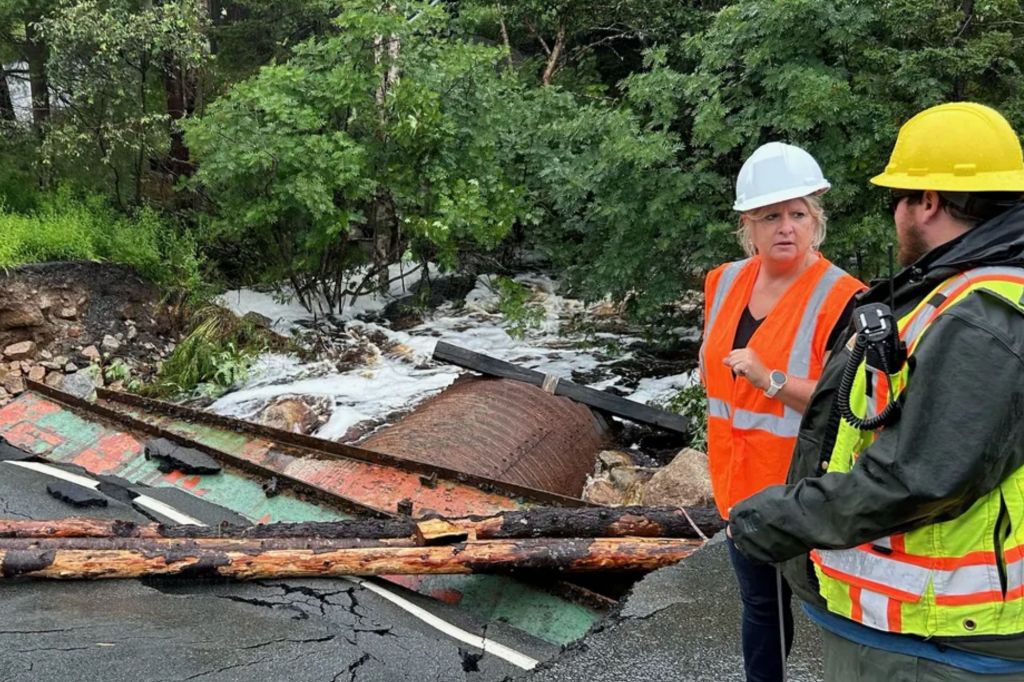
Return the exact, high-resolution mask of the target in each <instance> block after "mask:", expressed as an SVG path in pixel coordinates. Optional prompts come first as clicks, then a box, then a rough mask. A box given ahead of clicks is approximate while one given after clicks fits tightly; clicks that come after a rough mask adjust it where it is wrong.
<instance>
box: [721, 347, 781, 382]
mask: <svg viewBox="0 0 1024 682" xmlns="http://www.w3.org/2000/svg"><path fill="white" fill-rule="evenodd" d="M722 362H723V363H725V365H726V366H727V367H728V368H729V369H731V370H732V371H733V373H735V374H736V376H739V377H743V378H744V379H746V380H747V381H749V382H750V383H751V385H753V387H754V388H757V389H760V390H762V391H765V390H768V386H769V385H770V384H771V376H770V374H771V373H770V372H769V371H768V368H767V367H765V366H764V363H763V362H761V358H759V357H757V353H755V352H754V351H752V350H750V349H749V348H738V349H737V350H734V351H733V352H731V353H729V354H728V355H726V356H725V359H724V360H722Z"/></svg>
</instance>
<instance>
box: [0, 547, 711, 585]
mask: <svg viewBox="0 0 1024 682" xmlns="http://www.w3.org/2000/svg"><path fill="white" fill-rule="evenodd" d="M699 545H700V543H697V542H694V541H692V540H674V539H672V540H666V539H651V538H599V539H550V538H544V539H532V540H488V541H483V542H465V543H458V544H453V545H443V546H439V547H415V546H411V547H402V546H387V545H385V544H384V542H380V541H362V540H311V539H293V540H287V539H286V540H238V539H224V538H217V539H213V538H211V539H201V540H196V539H181V540H152V539H139V538H113V539H111V538H61V539H46V540H38V539H34V540H18V539H13V540H10V539H9V540H0V581H2V580H4V579H12V578H48V579H56V580H74V579H98V578H141V577H146V576H156V575H180V576H183V577H186V576H187V577H229V578H236V579H240V580H259V579H280V578H310V577H341V576H368V575H423V574H463V573H496V572H509V571H552V570H554V571H564V572H595V571H651V570H654V569H657V568H661V567H664V566H668V565H671V564H674V563H676V562H678V561H680V560H682V559H684V558H686V557H687V556H689V555H690V554H691V553H693V551H695V549H696V548H697V547H698V546H699Z"/></svg>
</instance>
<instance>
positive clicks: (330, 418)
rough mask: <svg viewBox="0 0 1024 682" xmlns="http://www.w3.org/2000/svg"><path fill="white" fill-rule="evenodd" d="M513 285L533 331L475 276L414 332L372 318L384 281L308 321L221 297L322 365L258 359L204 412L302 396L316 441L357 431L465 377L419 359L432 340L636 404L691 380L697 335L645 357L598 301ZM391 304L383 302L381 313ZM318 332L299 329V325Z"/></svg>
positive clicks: (534, 277) (268, 303)
mask: <svg viewBox="0 0 1024 682" xmlns="http://www.w3.org/2000/svg"><path fill="white" fill-rule="evenodd" d="M515 280H516V281H518V282H519V283H521V284H523V285H525V286H526V287H528V288H529V290H530V292H531V296H530V300H529V302H528V305H529V306H531V307H533V309H534V310H535V311H536V312H535V314H534V320H533V321H534V324H533V325H532V326H531V327H529V328H527V329H526V330H525V333H523V334H514V333H513V334H510V331H514V330H513V329H512V328H511V323H510V322H509V321H508V320H507V319H506V318H505V317H504V316H502V315H501V314H499V313H498V312H497V310H498V305H499V302H500V296H499V294H498V293H497V291H496V289H497V287H496V286H495V281H494V278H492V277H489V276H486V275H485V276H481V277H479V278H477V280H476V283H475V286H473V288H472V290H471V291H470V292H469V293H468V294H467V295H466V296H465V301H464V302H462V301H458V302H447V303H444V304H442V305H441V306H440V307H438V308H436V309H434V310H431V311H428V312H422V311H420V312H419V313H418V316H419V318H420V319H419V320H418V322H419V323H418V324H415V325H414V326H410V327H407V328H402V329H401V330H398V329H395V328H394V327H396V326H398V327H402V326H403V325H395V324H392V322H391V321H389V319H387V317H385V316H382V312H383V311H384V310H385V308H386V306H387V305H388V304H389V303H393V302H394V301H396V300H398V299H399V298H400V297H401V296H403V295H404V294H405V293H406V292H407V287H410V286H412V285H413V284H414V282H412V281H409V280H408V279H407V280H406V281H405V282H404V283H402V282H399V283H396V284H395V285H394V286H393V289H392V291H391V293H390V294H389V295H387V296H381V295H375V296H369V297H364V298H361V299H357V300H356V301H355V302H353V303H352V304H351V305H349V306H348V307H347V308H346V309H345V311H344V313H343V314H342V315H340V316H337V317H334V318H332V319H331V320H330V321H329V322H328V321H325V319H326V318H323V317H319V319H318V320H314V317H313V316H312V315H311V314H310V313H309V312H308V311H306V310H305V309H303V308H302V307H301V306H300V305H299V304H298V303H288V302H281V300H280V297H276V296H273V295H271V294H266V293H260V292H256V291H252V290H240V291H233V292H229V293H228V294H225V295H224V296H223V297H222V299H221V303H222V304H223V305H226V306H228V307H229V308H231V309H232V310H233V311H235V312H236V313H238V314H244V313H247V312H256V313H259V314H261V315H264V316H266V317H267V318H269V319H270V320H271V322H272V326H273V328H274V330H275V331H277V332H279V333H282V334H286V335H289V334H299V335H300V336H302V337H303V338H304V339H305V340H307V341H309V340H310V339H312V338H314V337H315V338H316V339H317V340H318V342H319V343H320V344H321V345H326V347H327V350H328V352H327V353H326V354H325V359H320V360H315V361H312V362H303V361H301V360H300V359H298V358H297V357H294V356H285V355H279V354H268V355H265V356H262V357H260V358H259V359H258V360H257V362H256V364H255V365H254V367H253V369H252V371H251V372H250V375H249V378H248V380H247V381H246V383H245V384H244V385H243V386H241V387H239V388H238V389H237V390H235V391H232V392H230V393H228V394H226V395H224V396H222V397H221V398H220V399H219V400H217V401H216V402H214V403H213V405H212V406H211V407H210V408H209V409H212V410H213V411H215V412H217V413H219V414H223V415H227V416H232V417H239V418H243V419H252V418H253V417H254V416H255V415H257V414H258V413H259V411H260V410H261V409H263V408H264V407H265V406H266V405H267V404H269V403H271V402H274V401H275V400H278V399H280V398H283V397H285V396H300V397H307V398H313V399H314V400H315V401H317V402H318V403H319V404H321V405H323V406H324V410H325V413H324V417H325V418H326V420H325V421H323V423H322V425H321V426H320V427H319V429H318V430H317V431H316V432H315V435H317V436H319V437H322V438H328V439H335V440H337V439H344V438H345V437H346V434H348V435H349V437H351V434H352V433H353V431H354V430H357V428H356V427H359V426H361V427H363V428H362V433H364V434H365V433H366V432H367V430H368V429H372V428H374V427H376V426H379V425H381V424H383V423H385V422H387V421H388V420H389V419H393V418H394V417H395V416H396V415H399V414H401V413H403V412H407V411H408V410H410V409H412V408H413V407H414V406H415V405H416V404H417V403H419V402H421V401H423V400H425V399H426V398H428V397H430V396H432V395H434V394H436V393H438V392H440V391H441V390H443V389H444V388H445V387H446V386H448V385H450V384H451V383H452V382H453V381H455V379H456V378H457V377H458V376H459V375H460V374H461V373H462V372H464V371H465V370H461V369H460V368H458V367H455V366H453V365H447V364H440V363H436V362H433V361H432V360H431V355H432V353H433V350H434V346H435V344H436V343H437V341H438V340H441V339H443V340H444V341H446V342H448V343H451V344H453V345H456V346H461V347H463V348H468V349H470V350H474V351H477V352H480V353H485V354H487V355H490V356H493V357H497V358H500V359H502V360H506V361H508V362H513V363H516V364H518V365H520V366H523V367H527V368H530V369H534V370H537V371H540V372H544V373H547V374H554V375H557V376H559V377H560V378H565V379H571V380H572V381H575V382H577V383H581V384H585V385H588V386H591V387H593V388H596V389H599V390H605V389H610V390H612V391H614V392H615V393H617V394H618V395H621V396H625V397H628V398H630V399H631V400H635V401H638V402H641V403H647V402H650V401H655V402H662V401H665V400H667V399H668V398H670V397H671V396H673V395H674V394H675V393H676V392H677V391H678V390H679V389H681V388H684V387H686V386H689V385H690V384H692V382H693V381H694V372H693V369H692V367H693V364H694V363H693V359H692V358H693V349H694V347H695V344H696V341H697V336H698V330H697V329H695V328H680V329H677V330H675V332H676V334H677V335H678V337H679V338H680V344H679V345H680V348H681V350H680V351H679V352H675V353H669V354H665V353H660V354H653V353H652V352H651V348H652V346H651V344H650V343H648V342H647V341H645V340H644V339H643V338H641V335H640V333H639V332H638V330H636V329H630V328H629V327H628V326H627V325H626V324H625V323H624V322H623V321H622V319H621V318H620V317H619V316H618V315H617V313H616V310H615V308H614V306H612V305H611V304H608V303H599V304H597V305H592V306H589V307H588V306H587V305H585V304H584V303H583V302H582V301H579V300H577V299H573V298H568V297H566V296H563V295H561V294H560V293H559V286H558V283H557V282H556V281H554V280H552V279H551V278H549V277H547V276H544V275H540V274H521V275H518V276H517V277H515ZM392 307H394V306H392ZM314 328H315V329H317V330H318V332H315V333H314V332H311V331H310V330H311V329H314Z"/></svg>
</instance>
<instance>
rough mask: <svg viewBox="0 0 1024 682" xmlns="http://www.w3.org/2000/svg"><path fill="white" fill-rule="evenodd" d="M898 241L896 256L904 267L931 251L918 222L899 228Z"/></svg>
mask: <svg viewBox="0 0 1024 682" xmlns="http://www.w3.org/2000/svg"><path fill="white" fill-rule="evenodd" d="M896 241H897V250H896V257H897V258H898V259H899V261H900V265H902V266H903V267H907V266H908V265H913V264H914V263H916V262H917V261H918V260H919V259H920V258H921V256H923V255H925V254H926V253H928V252H929V251H931V249H930V248H929V247H928V244H927V243H926V242H925V239H924V234H923V233H922V232H921V228H919V227H918V226H917V224H911V225H908V226H907V227H906V228H905V229H903V230H898V231H897V239H896Z"/></svg>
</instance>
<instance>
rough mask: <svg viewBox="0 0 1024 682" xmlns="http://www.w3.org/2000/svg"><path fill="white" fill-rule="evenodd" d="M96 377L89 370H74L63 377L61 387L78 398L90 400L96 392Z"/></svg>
mask: <svg viewBox="0 0 1024 682" xmlns="http://www.w3.org/2000/svg"><path fill="white" fill-rule="evenodd" d="M96 386H97V383H96V379H95V378H94V377H93V375H92V374H91V373H90V372H75V373H74V374H68V375H67V376H65V377H64V382H63V384H62V385H61V389H62V390H64V391H65V392H67V393H70V394H71V395H73V396H76V397H78V398H83V399H85V400H90V399H91V398H92V397H93V396H94V395H95V394H96Z"/></svg>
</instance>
